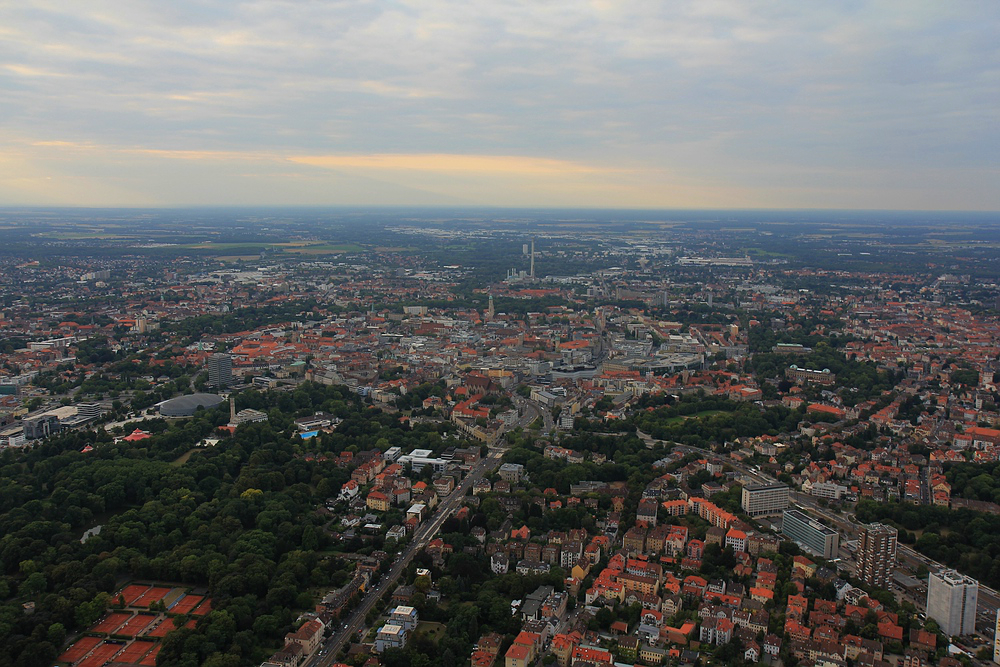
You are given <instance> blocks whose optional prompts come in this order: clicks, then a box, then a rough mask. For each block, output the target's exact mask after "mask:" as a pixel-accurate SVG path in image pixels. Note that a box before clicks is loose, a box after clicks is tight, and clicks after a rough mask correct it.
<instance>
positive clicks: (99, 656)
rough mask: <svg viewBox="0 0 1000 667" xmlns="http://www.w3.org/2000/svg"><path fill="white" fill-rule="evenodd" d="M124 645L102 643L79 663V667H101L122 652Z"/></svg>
mask: <svg viewBox="0 0 1000 667" xmlns="http://www.w3.org/2000/svg"><path fill="white" fill-rule="evenodd" d="M123 647H124V644H112V643H109V642H104V643H103V644H101V645H100V646H98V647H97V648H95V649H94V651H93V653H91V654H90V655H89V656H87V658H86V659H85V660H84V661H83V662H81V663H80V667H101V665H103V664H104V663H106V662H107V661H108V660H110V659H111V657H112V656H113V655H114V654H115V653H118V651H120V650H122V648H123Z"/></svg>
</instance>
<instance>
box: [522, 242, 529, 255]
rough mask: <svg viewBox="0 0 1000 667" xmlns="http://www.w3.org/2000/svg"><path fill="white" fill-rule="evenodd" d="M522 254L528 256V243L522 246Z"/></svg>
mask: <svg viewBox="0 0 1000 667" xmlns="http://www.w3.org/2000/svg"><path fill="white" fill-rule="evenodd" d="M521 254H522V255H527V254H528V244H527V243H525V244H524V245H523V246H521Z"/></svg>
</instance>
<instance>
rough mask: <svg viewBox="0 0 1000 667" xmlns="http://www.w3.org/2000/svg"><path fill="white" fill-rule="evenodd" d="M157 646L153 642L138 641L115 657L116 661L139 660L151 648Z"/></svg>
mask: <svg viewBox="0 0 1000 667" xmlns="http://www.w3.org/2000/svg"><path fill="white" fill-rule="evenodd" d="M154 646H156V644H154V643H153V642H144V641H136V642H132V643H131V644H129V645H128V647H127V648H126V649H125V650H124V651H122V652H121V653H119V654H118V656H116V657H115V662H138V661H139V658H141V657H142V656H144V655H146V653H147V652H148V651H149V649H151V648H153V647H154Z"/></svg>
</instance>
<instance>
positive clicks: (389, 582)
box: [305, 450, 503, 667]
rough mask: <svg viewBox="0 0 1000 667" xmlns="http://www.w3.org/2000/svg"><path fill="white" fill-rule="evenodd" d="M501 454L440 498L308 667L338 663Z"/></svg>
mask: <svg viewBox="0 0 1000 667" xmlns="http://www.w3.org/2000/svg"><path fill="white" fill-rule="evenodd" d="M502 456H503V451H502V450H493V451H491V452H490V454H489V456H487V457H486V458H484V459H482V460H481V461H480V462H479V463H478V464H476V465H475V467H473V468H472V470H471V471H470V472H469V474H468V475H466V476H465V479H464V480H462V483H461V484H459V485H458V487H457V488H456V489H455V490H454V491H452V493H451V495H449V496H448V497H447V498H445V499H444V500H443V501H441V503H440V504H439V505H438V508H437V511H436V512H435V513H434V514H432V515H431V517H430V519H429V520H427V521H425V522H424V523H423V524H421V525H420V527H419V528H417V530H416V532H415V533H414V534H413V539H412V540H410V543H409V544H408V545H407V546H406V548H405V549H403V551H402V552H401V553H400V554H399V555H398V556H397V557H396V560H395V561H394V562H393V564H392V568H391V569H390V570H389V572H388V573H386V574H385V575H383V576H382V578H381V579H377V580H373V581H372V582H371V584H370V588H369V589H368V592H367V593H366V594H365V596H364V598H362V600H361V603H360V604H359V605H358V606H357V607H356V608H355V609H354V611H353V612H352V613H351V615H350V616H349V617H348V618H347V621H346V622H345V623H344V624H343V625H342V627H340V628H339V629H338V630H337V631H336V632H335V633H334V634H333V635H332V636H331V637H330V638H329V639H327V640H326V642H325V643H324V644H323V645H322V646H321V647H320V649H319V651H317V652H316V653H315V654H313V656H312V657H311V658H310V659H309V660H308V661H306V663H305V667H330V665H332V664H333V663H335V662H337V654H338V653H339V652H340V650H341V649H342V648H343V647H344V645H345V644H347V642H348V641H349V640H350V639H351V637H353V636H354V633H355V632H357V631H358V630H360V629H361V628H362V626H363V625H364V622H365V616H367V615H368V612H370V611H371V610H372V609H373V608H374V607H375V603H376V602H377V601H378V600H380V599H381V598H382V596H383V595H385V594H386V592H387V591H390V590H393V588H394V586H395V585H396V581H397V580H398V579H399V576H400V575H401V574H402V573H403V571H404V570H405V569H406V567H407V566H408V565H409V564H410V561H411V560H412V559H413V556H414V555H415V554H416V553H417V552H418V551H419V550H421V549H423V548H424V547H425V546H427V543H428V542H430V541H431V540H433V539H434V536H435V535H437V533H438V531H439V530H441V526H442V525H443V524H444V522H445V520H446V519H447V518H448V517H450V516H451V515H452V514H453V513H454V512H455V510H456V509H458V507H459V506H460V505H461V504H462V499H463V498H464V497H465V494H466V492H467V491H468V490H469V489H470V488H472V485H473V484H475V483H476V482H477V481H478V480H480V479H482V477H483V475H486V474H487V473H490V472H492V471H494V470H496V469H497V468H498V467H499V466H500V458H501V457H502Z"/></svg>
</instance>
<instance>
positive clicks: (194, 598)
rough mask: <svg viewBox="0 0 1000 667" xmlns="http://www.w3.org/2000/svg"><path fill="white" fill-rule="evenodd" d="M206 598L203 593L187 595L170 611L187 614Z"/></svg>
mask: <svg viewBox="0 0 1000 667" xmlns="http://www.w3.org/2000/svg"><path fill="white" fill-rule="evenodd" d="M204 599H205V598H204V597H202V596H201V595H185V596H184V597H182V598H181V599H180V600H178V601H177V604H175V605H174V606H173V607H171V608H170V610H169V611H170V613H171V614H187V613H188V612H190V611H191V610H192V609H194V608H195V607H197V606H198V605H199V604H201V601H202V600H204Z"/></svg>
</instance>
